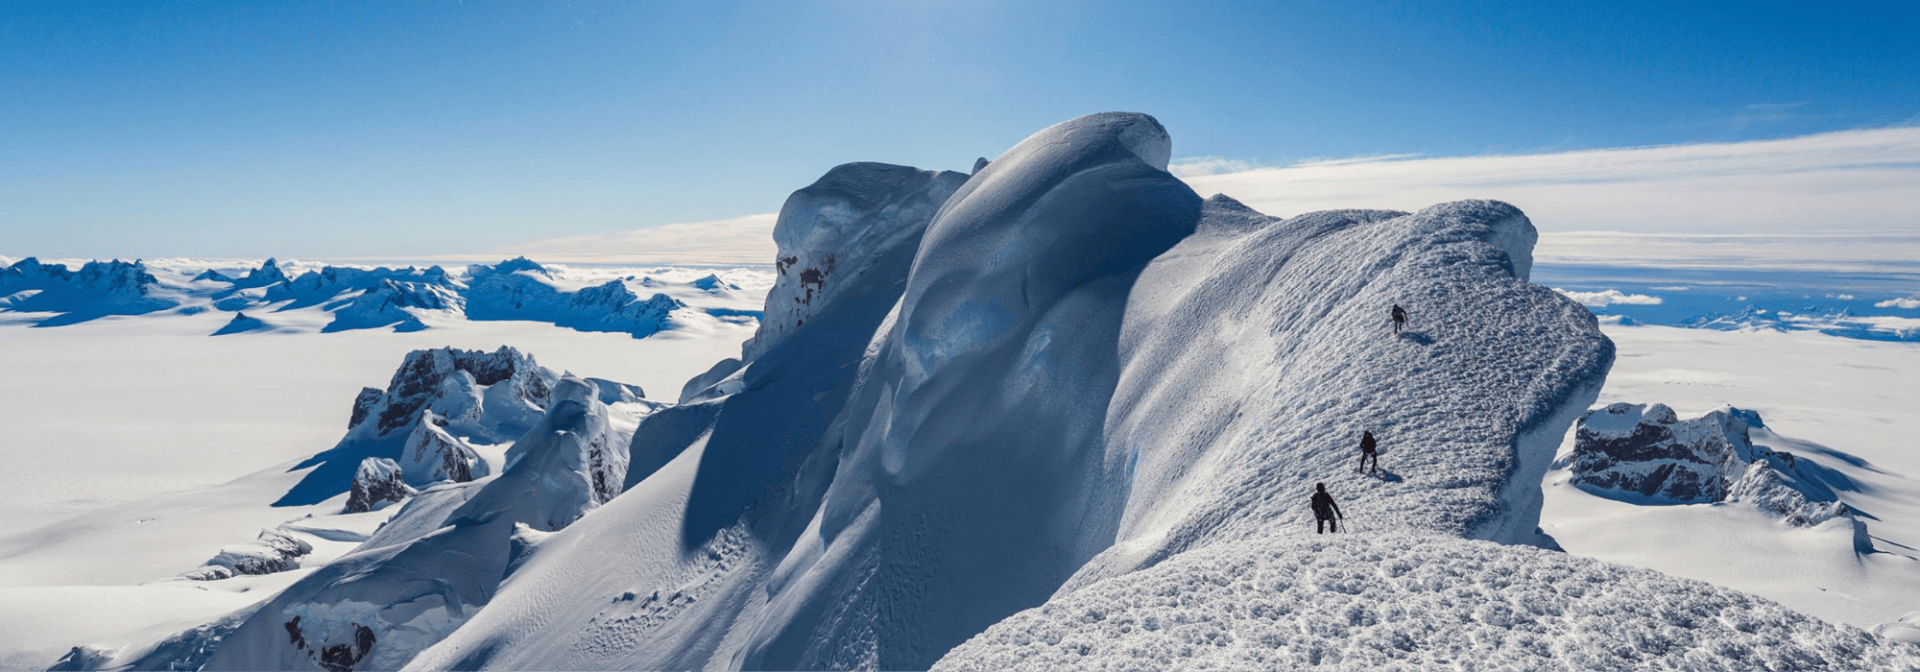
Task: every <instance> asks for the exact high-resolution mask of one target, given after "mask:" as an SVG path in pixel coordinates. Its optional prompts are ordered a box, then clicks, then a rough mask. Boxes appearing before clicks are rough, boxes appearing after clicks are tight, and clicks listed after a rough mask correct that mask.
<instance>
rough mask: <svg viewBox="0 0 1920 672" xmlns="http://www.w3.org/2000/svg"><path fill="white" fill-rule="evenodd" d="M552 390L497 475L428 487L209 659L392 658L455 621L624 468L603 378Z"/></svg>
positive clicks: (277, 663) (597, 502)
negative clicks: (524, 546) (526, 540)
mask: <svg viewBox="0 0 1920 672" xmlns="http://www.w3.org/2000/svg"><path fill="white" fill-rule="evenodd" d="M435 352H439V353H444V351H435ZM463 372H464V370H463ZM551 397H552V398H551V404H550V405H549V406H548V407H547V410H546V412H545V414H544V415H541V416H540V417H539V418H538V420H537V421H536V422H535V423H534V424H533V426H532V427H530V428H528V429H527V431H526V432H525V434H524V435H523V436H521V437H520V439H519V440H518V441H517V442H515V443H514V445H513V447H512V448H510V449H509V450H508V451H507V461H506V466H505V468H504V469H503V470H502V472H501V474H500V475H499V476H498V477H496V478H490V479H483V480H480V481H475V482H472V483H450V484H447V485H442V486H440V487H437V488H432V489H429V490H427V491H426V492H424V493H422V494H421V495H420V496H419V497H417V498H415V499H414V500H412V501H411V502H409V503H408V504H407V505H406V506H405V507H403V508H402V509H401V510H400V511H399V512H398V513H396V514H395V516H394V518H393V519H392V520H391V521H390V522H389V523H388V524H387V525H386V526H385V527H383V528H382V530H381V532H380V533H379V534H376V535H375V536H374V537H372V538H370V539H368V540H367V541H366V542H365V543H364V544H362V545H361V546H360V547H359V548H358V549H356V550H355V551H354V552H352V553H350V554H348V555H347V556H345V557H342V558H341V559H339V560H336V561H334V562H333V563H331V564H329V565H327V566H325V567H323V568H321V569H319V570H317V571H315V572H314V573H312V574H310V575H308V576H307V577H306V578H303V579H301V580H300V581H299V582H298V583H295V584H294V585H293V586H291V587H289V588H288V589H287V590H286V591H284V592H282V593H281V594H280V595H279V596H277V597H275V598H273V600H272V601H270V602H268V603H267V604H266V605H265V606H264V607H261V608H260V609H259V610H258V611H256V612H254V613H253V615H252V616H251V617H249V618H248V619H247V620H246V621H245V622H244V623H242V624H241V625H240V626H239V627H238V628H237V629H235V630H234V631H233V633H232V634H231V635H229V636H228V637H227V638H226V640H225V641H224V642H222V643H221V645H220V649H219V651H218V652H217V653H215V654H214V656H213V657H212V658H211V659H210V660H209V661H208V662H207V667H206V668H205V669H209V670H221V669H311V668H312V667H314V666H316V665H317V666H319V667H322V668H325V669H328V670H336V671H339V670H351V669H374V670H380V669H396V668H398V667H400V666H401V665H402V664H404V663H406V662H407V661H408V660H410V659H411V658H413V656H414V655H415V654H417V653H418V652H419V651H420V650H421V649H424V648H425V647H426V646H428V645H430V644H432V643H434V642H435V641H438V640H439V639H440V638H441V637H443V636H445V635H446V634H447V633H449V632H451V631H453V630H454V629H455V628H457V627H459V626H460V624H461V623H462V622H464V621H465V620H466V619H467V618H469V617H470V616H472V615H473V614H474V612H475V611H476V610H478V609H479V608H480V607H482V606H484V605H486V604H487V602H488V601H489V600H490V599H491V598H492V597H493V594H494V591H495V588H496V587H497V586H498V585H499V583H500V581H501V579H502V578H504V577H505V575H506V573H507V571H508V565H509V563H510V562H511V561H512V560H513V559H514V558H513V549H514V548H516V547H517V546H518V544H519V542H518V541H517V539H518V538H521V537H525V536H526V535H528V534H535V533H538V532H551V531H554V530H558V529H561V528H564V527H566V526H567V525H569V524H571V523H573V522H574V521H575V520H577V519H579V518H580V516H582V515H585V514H586V513H587V512H588V511H592V510H593V509H594V508H596V507H598V506H601V505H602V504H605V503H606V502H607V501H608V500H609V499H611V498H612V497H613V496H614V495H616V494H618V492H619V484H620V483H621V482H622V481H623V479H624V478H625V475H626V473H625V472H626V455H625V446H626V441H627V440H628V435H627V434H626V433H623V432H620V431H618V430H617V429H615V427H614V425H613V424H612V423H611V422H610V420H609V417H608V407H607V405H606V404H603V403H601V401H600V397H601V392H600V389H599V387H598V386H596V385H595V384H594V383H592V382H590V381H588V380H586V379H582V378H577V377H572V376H568V377H565V378H562V379H560V380H559V381H558V382H556V383H555V384H554V385H553V387H552V392H551Z"/></svg>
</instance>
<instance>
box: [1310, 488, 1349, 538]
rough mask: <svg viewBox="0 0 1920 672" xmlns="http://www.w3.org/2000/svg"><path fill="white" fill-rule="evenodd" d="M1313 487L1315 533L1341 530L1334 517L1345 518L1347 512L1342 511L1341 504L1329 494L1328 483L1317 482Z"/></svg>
mask: <svg viewBox="0 0 1920 672" xmlns="http://www.w3.org/2000/svg"><path fill="white" fill-rule="evenodd" d="M1313 488H1314V490H1315V492H1314V493H1313V519H1314V530H1315V531H1314V533H1315V534H1326V533H1328V532H1339V531H1340V526H1339V524H1338V523H1336V522H1334V517H1335V516H1338V517H1340V518H1341V519H1345V518H1346V517H1347V514H1344V513H1341V512H1340V505H1339V504H1335V503H1333V495H1329V494H1327V484H1325V483H1315V484H1313Z"/></svg>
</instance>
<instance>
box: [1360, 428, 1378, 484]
mask: <svg viewBox="0 0 1920 672" xmlns="http://www.w3.org/2000/svg"><path fill="white" fill-rule="evenodd" d="M1378 447H1379V442H1377V441H1374V440H1373V431H1372V430H1366V431H1362V432H1361V433H1360V473H1363V474H1364V473H1379V471H1380V453H1379V452H1377V451H1376V450H1375V449H1376V448H1378ZM1368 460H1372V461H1373V468H1372V469H1371V470H1369V469H1368V468H1367V461H1368Z"/></svg>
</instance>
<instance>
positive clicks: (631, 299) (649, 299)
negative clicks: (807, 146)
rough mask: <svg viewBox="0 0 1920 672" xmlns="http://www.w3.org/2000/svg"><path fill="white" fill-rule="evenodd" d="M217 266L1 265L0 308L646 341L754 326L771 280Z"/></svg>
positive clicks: (24, 315) (485, 267) (238, 328)
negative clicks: (485, 325)
mask: <svg viewBox="0 0 1920 672" xmlns="http://www.w3.org/2000/svg"><path fill="white" fill-rule="evenodd" d="M220 263H222V262H207V261H192V260H182V261H180V262H179V263H177V264H175V265H170V266H164V267H152V268H149V266H148V265H146V264H144V263H142V262H134V263H131V264H129V263H126V262H120V261H113V262H89V263H88V264H86V265H85V266H83V267H82V269H81V270H80V271H78V272H74V271H70V270H68V269H67V267H66V266H65V265H62V264H43V263H41V262H40V261H39V260H38V259H35V258H31V257H29V258H26V259H22V260H20V261H18V262H14V263H12V264H9V265H7V266H4V267H0V314H4V313H16V314H18V317H16V318H15V319H24V320H29V321H31V322H32V323H33V324H37V325H40V326H58V325H64V324H73V323H78V322H85V321H88V320H93V319H98V318H100V317H106V316H128V315H158V316H165V315H194V314H198V313H202V312H206V311H209V310H218V311H226V312H231V313H233V317H232V318H231V320H230V321H229V322H228V324H227V325H226V326H224V327H222V328H220V329H218V330H216V331H214V332H213V333H214V334H215V335H230V334H242V333H268V332H288V331H303V330H311V329H314V326H313V323H314V322H315V321H316V320H315V317H316V316H317V317H320V318H323V319H321V320H319V321H320V322H321V324H320V325H318V330H319V331H323V332H336V331H347V330H356V329H375V328H391V329H393V330H395V331H419V330H422V329H428V328H431V327H432V324H433V323H435V322H437V321H443V320H448V319H471V320H529V321H537V322H549V323H553V324H556V325H558V326H563V327H567V328H570V329H575V330H579V331H592V332H615V333H627V334H631V335H633V336H634V337H635V338H644V337H647V336H651V335H653V334H655V333H658V332H660V331H666V330H686V329H693V330H701V329H710V328H712V327H713V326H714V325H717V324H719V323H722V322H738V323H745V324H752V323H753V321H755V320H757V319H758V318H759V315H760V305H759V303H758V291H759V290H760V289H762V288H764V287H765V286H766V284H768V280H767V279H765V276H766V273H765V272H763V271H759V270H755V269H729V270H719V271H716V270H713V269H678V268H671V267H656V268H650V269H645V270H642V269H601V268H584V269H575V268H570V267H565V266H555V267H552V268H548V267H546V266H542V265H541V264H539V263H536V262H533V261H531V260H528V259H525V258H520V259H512V260H508V261H504V262H501V263H499V264H474V265H471V266H468V267H466V268H464V269H461V270H458V271H453V272H449V271H447V270H445V269H442V268H441V267H439V266H432V267H428V268H424V269H421V268H415V267H412V266H407V267H402V268H387V267H360V266H346V265H316V264H309V263H302V262H282V261H279V260H276V259H268V260H266V261H265V262H261V263H259V264H258V265H257V266H240V265H219V266H209V264H220ZM722 276H725V277H724V278H723V277H722ZM743 288H744V289H743Z"/></svg>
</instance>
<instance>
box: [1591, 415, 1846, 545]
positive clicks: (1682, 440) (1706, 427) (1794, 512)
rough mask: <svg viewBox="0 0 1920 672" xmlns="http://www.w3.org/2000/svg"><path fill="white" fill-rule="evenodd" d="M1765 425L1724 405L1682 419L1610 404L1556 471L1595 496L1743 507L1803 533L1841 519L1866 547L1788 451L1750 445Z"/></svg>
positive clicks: (1828, 493) (1827, 492)
mask: <svg viewBox="0 0 1920 672" xmlns="http://www.w3.org/2000/svg"><path fill="white" fill-rule="evenodd" d="M1765 426H1766V425H1764V424H1762V421H1761V419H1760V414H1759V413H1756V412H1753V411H1748V410H1742V409H1739V408H1734V407H1731V406H1729V407H1725V408H1721V409H1718V410H1714V411H1710V412H1708V413H1707V414H1705V415H1702V416H1700V417H1698V418H1693V419H1690V420H1682V419H1680V416H1679V414H1677V413H1675V412H1674V411H1673V409H1672V408H1669V407H1667V406H1666V405H1665V404H1629V403H1615V404H1610V405H1608V406H1607V407H1605V408H1600V409H1595V410H1591V411H1588V412H1587V413H1586V415H1584V416H1581V418H1580V420H1579V422H1578V423H1577V424H1575V429H1574V448H1573V453H1572V454H1571V455H1569V456H1568V457H1565V458H1562V461H1561V466H1563V467H1570V468H1571V470H1572V472H1573V477H1572V482H1573V483H1574V484H1576V485H1579V486H1581V487H1583V488H1585V489H1587V490H1588V491H1590V492H1596V493H1597V494H1602V495H1606V494H1613V495H1615V496H1619V497H1623V498H1629V499H1637V500H1641V501H1646V502H1649V503H1654V504H1692V503H1711V502H1742V503H1746V504H1749V505H1751V506H1753V507H1755V508H1758V509H1760V510H1761V511H1764V512H1767V513H1770V514H1772V515H1774V516H1777V517H1779V518H1780V519H1781V520H1782V521H1784V522H1786V523H1787V524H1789V525H1795V526H1802V527H1805V526H1813V525H1819V524H1821V523H1824V522H1826V521H1828V520H1832V519H1835V518H1843V517H1844V518H1846V519H1848V520H1849V521H1850V522H1851V523H1852V524H1853V525H1854V526H1855V544H1856V545H1857V546H1861V545H1864V546H1868V547H1870V543H1869V542H1868V541H1867V540H1866V526H1865V524H1864V523H1861V522H1860V521H1859V520H1857V519H1855V518H1854V517H1853V515H1852V512H1851V510H1850V509H1848V508H1847V505H1846V504H1843V503H1841V502H1839V501H1836V500H1835V498H1834V496H1833V494H1832V489H1831V488H1829V487H1827V486H1825V485H1824V484H1822V483H1821V482H1820V479H1819V476H1818V475H1817V474H1815V473H1811V472H1809V471H1807V470H1803V469H1802V468H1801V464H1800V461H1799V460H1798V459H1797V458H1795V457H1794V456H1793V454H1791V453H1785V452H1779V451H1774V450H1770V449H1768V448H1766V447H1764V446H1758V445H1755V444H1754V443H1753V439H1752V434H1751V431H1752V429H1754V428H1764V427H1765Z"/></svg>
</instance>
